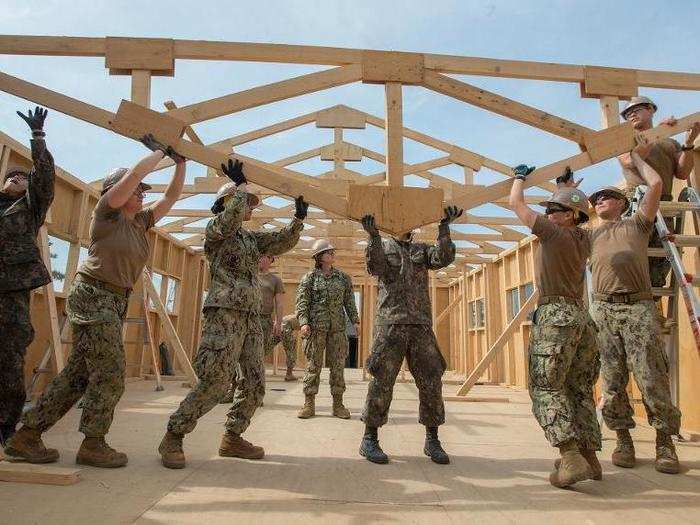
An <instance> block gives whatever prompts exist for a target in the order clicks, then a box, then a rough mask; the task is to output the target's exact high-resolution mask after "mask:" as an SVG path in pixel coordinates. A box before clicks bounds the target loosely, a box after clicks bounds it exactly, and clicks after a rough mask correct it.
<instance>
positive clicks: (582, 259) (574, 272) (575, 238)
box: [532, 215, 591, 299]
mask: <svg viewBox="0 0 700 525" xmlns="http://www.w3.org/2000/svg"><path fill="white" fill-rule="evenodd" d="M532 233H533V234H535V235H537V237H538V238H539V240H540V246H539V248H538V250H537V253H536V254H535V285H536V286H537V289H538V290H539V291H540V296H542V297H545V296H548V295H561V296H564V297H571V298H572V299H582V298H583V282H584V278H585V273H584V272H585V269H586V259H588V256H589V255H590V253H591V244H590V241H589V239H588V234H587V232H586V231H585V230H583V229H581V228H578V227H575V228H564V227H562V226H558V225H556V224H554V223H553V222H552V221H550V220H549V219H547V218H546V217H544V216H543V215H539V216H538V217H537V219H536V220H535V224H534V225H533V227H532Z"/></svg>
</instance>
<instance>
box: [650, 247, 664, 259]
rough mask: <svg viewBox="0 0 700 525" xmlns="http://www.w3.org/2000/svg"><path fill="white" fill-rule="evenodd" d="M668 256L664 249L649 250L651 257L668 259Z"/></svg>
mask: <svg viewBox="0 0 700 525" xmlns="http://www.w3.org/2000/svg"><path fill="white" fill-rule="evenodd" d="M667 255H668V254H667V253H666V250H664V249H663V248H649V257H666V256H667Z"/></svg>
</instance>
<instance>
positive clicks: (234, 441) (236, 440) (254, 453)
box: [219, 432, 265, 459]
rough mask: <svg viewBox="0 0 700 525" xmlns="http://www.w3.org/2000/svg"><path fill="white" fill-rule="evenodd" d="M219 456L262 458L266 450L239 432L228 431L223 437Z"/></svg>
mask: <svg viewBox="0 0 700 525" xmlns="http://www.w3.org/2000/svg"><path fill="white" fill-rule="evenodd" d="M219 456H221V457H225V458H243V459H262V458H263V457H265V450H264V449H263V448H262V447H257V446H255V445H253V444H252V443H250V442H249V441H246V440H245V439H243V438H242V437H241V436H239V435H238V434H233V433H229V432H226V433H225V434H224V435H223V437H222V438H221V445H220V446H219Z"/></svg>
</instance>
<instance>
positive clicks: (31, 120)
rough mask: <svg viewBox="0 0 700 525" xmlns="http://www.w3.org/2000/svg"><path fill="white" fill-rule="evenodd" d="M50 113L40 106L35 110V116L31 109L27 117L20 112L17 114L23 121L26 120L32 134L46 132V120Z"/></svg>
mask: <svg viewBox="0 0 700 525" xmlns="http://www.w3.org/2000/svg"><path fill="white" fill-rule="evenodd" d="M48 113H49V111H48V110H46V109H44V108H40V107H39V106H37V107H36V108H34V114H32V110H31V109H30V110H29V111H28V112H27V114H26V115H24V114H22V113H21V112H19V111H18V112H17V114H18V115H19V116H20V117H22V120H24V121H25V122H26V123H27V125H28V126H29V128H30V129H31V130H32V132H35V131H43V130H44V120H46V115H48Z"/></svg>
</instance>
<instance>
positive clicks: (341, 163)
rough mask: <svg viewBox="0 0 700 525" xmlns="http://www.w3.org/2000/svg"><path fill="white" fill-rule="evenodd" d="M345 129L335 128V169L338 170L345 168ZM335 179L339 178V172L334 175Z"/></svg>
mask: <svg viewBox="0 0 700 525" xmlns="http://www.w3.org/2000/svg"><path fill="white" fill-rule="evenodd" d="M342 147H343V128H333V167H334V168H335V169H336V170H339V169H342V168H344V167H345V159H344V158H343V149H342ZM333 178H334V179H337V178H338V172H337V171H336V172H335V173H334V175H333Z"/></svg>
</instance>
